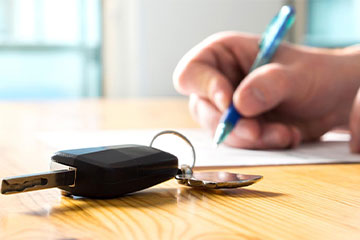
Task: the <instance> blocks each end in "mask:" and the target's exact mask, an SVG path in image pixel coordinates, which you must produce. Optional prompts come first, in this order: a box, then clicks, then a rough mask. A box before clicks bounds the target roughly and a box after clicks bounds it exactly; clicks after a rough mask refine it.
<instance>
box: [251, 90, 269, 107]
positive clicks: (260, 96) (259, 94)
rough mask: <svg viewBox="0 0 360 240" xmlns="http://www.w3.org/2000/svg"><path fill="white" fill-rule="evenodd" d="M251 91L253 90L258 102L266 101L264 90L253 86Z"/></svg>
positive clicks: (252, 92)
mask: <svg viewBox="0 0 360 240" xmlns="http://www.w3.org/2000/svg"><path fill="white" fill-rule="evenodd" d="M250 91H251V94H252V95H253V96H254V98H255V99H256V100H257V101H258V102H260V103H262V104H264V103H266V99H265V95H264V93H263V91H261V90H260V89H258V88H251V89H250Z"/></svg>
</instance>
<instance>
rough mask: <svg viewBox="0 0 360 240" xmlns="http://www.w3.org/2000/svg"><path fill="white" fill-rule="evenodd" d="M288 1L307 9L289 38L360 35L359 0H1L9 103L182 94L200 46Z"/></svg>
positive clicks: (0, 79)
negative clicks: (176, 80) (182, 70)
mask: <svg viewBox="0 0 360 240" xmlns="http://www.w3.org/2000/svg"><path fill="white" fill-rule="evenodd" d="M284 4H292V5H294V6H295V7H296V10H297V20H296V24H295V27H294V28H293V29H292V32H291V33H290V36H289V39H288V40H289V41H291V42H295V43H299V44H306V45H312V46H318V47H330V48H334V47H344V46H348V45H352V44H355V43H359V42H360V14H358V13H359V12H360V1H359V0H292V1H289V0H102V1H101V0H0V100H39V99H40V100H46V99H64V98H88V97H124V98H127V97H153V96H177V95H178V94H177V93H176V92H175V90H174V89H173V86H172V72H173V70H174V67H175V66H176V64H177V62H178V61H179V59H180V58H181V57H182V56H183V55H184V54H185V53H186V52H187V51H188V50H189V49H190V48H191V47H193V46H194V45H195V44H197V43H198V42H200V41H201V40H202V39H204V38H205V37H207V36H209V35H211V34H213V33H216V32H218V31H224V30H236V31H246V32H252V33H262V32H263V31H264V29H265V27H266V25H267V24H268V23H269V21H270V20H271V18H272V17H273V16H274V15H275V14H276V12H277V11H278V10H279V9H280V7H281V6H282V5H284Z"/></svg>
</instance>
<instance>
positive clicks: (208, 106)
mask: <svg viewBox="0 0 360 240" xmlns="http://www.w3.org/2000/svg"><path fill="white" fill-rule="evenodd" d="M189 108H190V113H191V115H192V117H193V118H194V119H195V120H196V121H197V122H198V123H199V124H200V126H201V127H203V128H205V129H208V130H212V131H213V129H215V128H216V126H217V124H218V123H219V120H220V117H221V113H220V112H219V110H217V109H216V107H215V106H214V105H213V104H212V103H211V102H209V100H207V99H205V98H202V97H199V96H197V95H196V94H191V95H190V101H189Z"/></svg>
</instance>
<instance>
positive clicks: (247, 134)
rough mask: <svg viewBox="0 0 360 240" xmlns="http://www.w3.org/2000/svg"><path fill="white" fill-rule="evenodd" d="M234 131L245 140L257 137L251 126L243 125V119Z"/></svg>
mask: <svg viewBox="0 0 360 240" xmlns="http://www.w3.org/2000/svg"><path fill="white" fill-rule="evenodd" d="M234 133H235V135H236V137H238V138H240V139H244V140H249V141H253V140H255V138H256V137H255V135H254V133H253V132H252V131H251V130H250V129H249V128H247V127H245V126H242V124H241V121H240V122H239V123H238V124H237V125H236V126H235V129H234Z"/></svg>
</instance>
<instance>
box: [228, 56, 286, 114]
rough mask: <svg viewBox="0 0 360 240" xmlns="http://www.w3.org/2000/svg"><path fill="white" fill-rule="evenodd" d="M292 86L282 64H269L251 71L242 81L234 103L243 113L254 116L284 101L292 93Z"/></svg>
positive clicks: (235, 94) (234, 97)
mask: <svg viewBox="0 0 360 240" xmlns="http://www.w3.org/2000/svg"><path fill="white" fill-rule="evenodd" d="M292 86H293V83H292V82H291V81H290V79H289V76H288V73H287V71H286V69H285V68H284V67H283V66H282V65H280V64H278V63H271V64H267V65H265V66H262V67H260V68H258V69H256V70H254V71H253V72H251V73H250V74H249V75H247V76H246V78H245V79H244V80H243V81H242V82H241V84H240V85H239V87H238V88H237V89H236V91H235V93H234V96H233V101H234V105H235V107H236V108H237V109H238V110H239V112H240V113H242V114H243V115H245V116H247V117H253V116H256V115H259V114H261V113H263V112H266V111H268V110H270V109H272V108H274V107H276V106H277V105H278V104H280V103H281V102H283V101H284V100H285V99H286V98H288V97H289V96H290V95H291V93H292Z"/></svg>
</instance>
